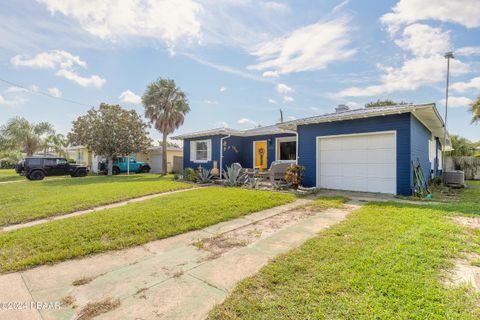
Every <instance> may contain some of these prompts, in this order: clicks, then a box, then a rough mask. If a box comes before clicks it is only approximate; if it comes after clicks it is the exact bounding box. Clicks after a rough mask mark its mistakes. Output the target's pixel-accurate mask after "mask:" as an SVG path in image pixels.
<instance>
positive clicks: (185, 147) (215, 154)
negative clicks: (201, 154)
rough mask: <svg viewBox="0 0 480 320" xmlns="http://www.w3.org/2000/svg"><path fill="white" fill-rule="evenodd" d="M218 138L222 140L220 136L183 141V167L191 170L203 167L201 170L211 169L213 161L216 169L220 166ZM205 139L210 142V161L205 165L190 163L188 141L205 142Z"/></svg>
mask: <svg viewBox="0 0 480 320" xmlns="http://www.w3.org/2000/svg"><path fill="white" fill-rule="evenodd" d="M220 138H222V136H221V135H216V136H206V137H199V138H195V139H185V140H184V141H183V167H184V168H193V169H197V168H198V167H203V168H207V169H211V168H213V161H217V167H218V166H220ZM207 139H211V140H212V161H209V162H206V163H200V162H193V161H190V141H198V140H207Z"/></svg>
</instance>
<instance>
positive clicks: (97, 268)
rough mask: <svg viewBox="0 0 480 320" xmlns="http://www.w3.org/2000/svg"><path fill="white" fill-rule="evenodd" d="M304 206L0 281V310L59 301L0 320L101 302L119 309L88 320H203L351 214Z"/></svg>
mask: <svg viewBox="0 0 480 320" xmlns="http://www.w3.org/2000/svg"><path fill="white" fill-rule="evenodd" d="M307 202H308V200H297V201H296V202H294V203H291V204H287V205H284V206H280V207H276V208H272V209H269V210H265V211H261V212H257V213H254V214H251V215H249V216H245V217H242V218H238V219H235V220H232V221H228V222H224V223H220V224H217V225H214V226H211V227H208V228H206V229H203V230H200V231H194V232H189V233H185V234H182V235H179V236H175V237H171V238H167V239H164V240H159V241H154V242H150V243H148V244H145V245H143V246H139V247H134V248H130V249H126V250H121V251H115V252H110V253H104V254H98V255H95V256H92V257H87V258H83V259H76V260H70V261H66V262H62V263H59V264H56V265H53V266H42V267H38V268H35V269H31V270H28V271H25V272H20V273H11V274H7V275H3V276H0V302H1V301H17V302H28V303H30V302H31V301H37V302H42V303H45V302H53V303H52V305H54V304H55V303H57V302H59V301H62V300H63V302H62V306H61V307H60V308H58V309H55V308H53V309H46V310H40V311H38V310H36V309H37V308H38V307H37V308H30V307H28V308H26V309H24V310H8V311H6V310H0V319H29V320H33V319H75V318H77V317H78V316H79V315H80V314H82V312H84V310H85V309H84V307H85V306H86V305H87V304H88V303H95V302H100V301H103V300H104V299H108V298H111V299H114V300H116V299H118V300H119V302H120V305H119V306H118V307H117V308H115V309H113V310H110V311H108V312H106V313H104V314H101V315H99V316H98V317H97V318H96V319H128V320H131V319H201V318H204V317H205V316H206V314H207V313H208V311H209V310H210V309H211V308H212V307H213V306H214V305H215V304H218V303H221V302H222V301H223V300H224V299H225V297H226V296H227V295H228V293H229V292H230V291H231V290H232V289H233V288H234V286H235V284H237V283H238V282H239V281H240V280H242V279H244V278H245V277H248V276H250V275H252V274H254V273H255V272H257V271H258V270H259V269H260V268H261V267H262V266H264V265H265V264H266V263H267V262H268V261H269V260H270V259H271V258H273V257H275V256H277V255H278V254H281V253H284V252H286V251H288V250H291V249H292V248H295V247H297V246H299V245H300V244H301V243H303V242H304V241H305V240H307V239H308V238H311V237H313V236H314V235H315V234H316V233H318V232H319V231H321V230H323V229H325V228H328V227H330V226H331V225H334V224H336V223H338V222H339V221H341V220H343V219H344V218H345V217H346V216H347V214H348V213H349V212H351V211H352V210H354V209H356V208H357V206H354V205H350V206H347V207H346V208H345V209H328V210H326V211H323V212H317V213H312V212H307V211H306V210H305V209H302V208H299V206H302V205H304V204H306V203H307ZM79 280H81V281H79ZM74 282H77V283H76V284H77V285H73V283H74ZM44 306H47V305H44ZM82 310H83V311H82Z"/></svg>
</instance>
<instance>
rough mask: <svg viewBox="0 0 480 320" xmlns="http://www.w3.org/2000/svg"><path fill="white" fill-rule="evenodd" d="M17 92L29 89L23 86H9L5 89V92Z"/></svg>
mask: <svg viewBox="0 0 480 320" xmlns="http://www.w3.org/2000/svg"><path fill="white" fill-rule="evenodd" d="M17 92H28V90H27V89H24V88H21V87H15V86H12V87H8V88H7V90H5V93H17Z"/></svg>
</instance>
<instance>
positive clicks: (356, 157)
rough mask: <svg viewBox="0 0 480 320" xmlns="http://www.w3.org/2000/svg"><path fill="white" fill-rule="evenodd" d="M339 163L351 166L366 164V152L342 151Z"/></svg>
mask: <svg viewBox="0 0 480 320" xmlns="http://www.w3.org/2000/svg"><path fill="white" fill-rule="evenodd" d="M339 162H340V163H346V164H353V163H365V164H366V163H368V152H367V150H365V149H363V150H342V151H341V158H340V159H339Z"/></svg>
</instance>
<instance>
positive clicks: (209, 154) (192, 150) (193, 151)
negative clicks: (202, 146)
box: [190, 139, 212, 163]
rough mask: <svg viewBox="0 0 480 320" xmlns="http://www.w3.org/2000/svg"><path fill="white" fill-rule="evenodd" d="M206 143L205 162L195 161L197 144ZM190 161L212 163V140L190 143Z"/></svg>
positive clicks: (202, 161) (201, 161) (203, 161)
mask: <svg viewBox="0 0 480 320" xmlns="http://www.w3.org/2000/svg"><path fill="white" fill-rule="evenodd" d="M199 142H206V143H207V160H197V143H199ZM190 161H191V162H194V163H208V162H210V161H212V139H205V140H191V141H190Z"/></svg>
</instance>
